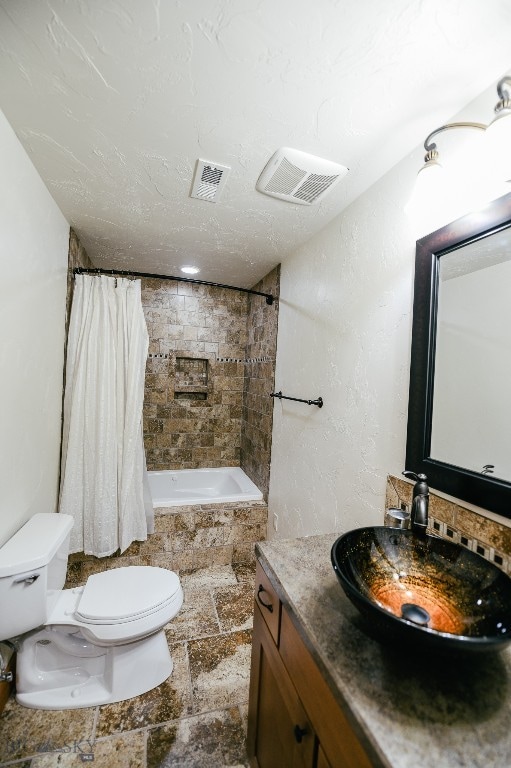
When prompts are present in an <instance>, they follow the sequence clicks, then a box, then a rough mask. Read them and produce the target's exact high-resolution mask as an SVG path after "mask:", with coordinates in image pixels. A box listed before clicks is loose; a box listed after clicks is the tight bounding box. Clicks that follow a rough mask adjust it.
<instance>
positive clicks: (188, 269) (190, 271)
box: [181, 267, 200, 275]
mask: <svg viewBox="0 0 511 768" xmlns="http://www.w3.org/2000/svg"><path fill="white" fill-rule="evenodd" d="M181 272H184V273H185V274H186V275H196V274H197V272H200V269H199V267H181Z"/></svg>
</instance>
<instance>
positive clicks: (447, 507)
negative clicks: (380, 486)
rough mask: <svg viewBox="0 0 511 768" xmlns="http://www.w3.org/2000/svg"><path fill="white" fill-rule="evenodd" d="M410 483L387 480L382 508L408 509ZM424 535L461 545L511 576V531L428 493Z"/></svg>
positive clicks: (509, 528)
mask: <svg viewBox="0 0 511 768" xmlns="http://www.w3.org/2000/svg"><path fill="white" fill-rule="evenodd" d="M412 491H413V483H409V482H407V481H406V480H403V479H401V478H399V477H395V476H394V475H389V476H388V477H387V492H386V499H385V508H386V509H388V508H389V507H398V508H399V507H401V506H402V505H403V504H405V505H406V507H407V509H408V510H409V509H410V505H411V501H412ZM428 532H430V533H433V534H435V535H437V536H441V537H442V538H444V539H449V540H450V541H454V542H456V543H459V544H462V545H463V546H464V547H467V549H471V550H472V551H473V552H477V553H478V554H479V555H481V556H482V557H484V558H485V559H486V560H489V561H490V562H492V563H494V564H495V565H496V566H498V567H499V568H501V569H502V570H503V571H505V572H506V573H508V574H509V575H511V527H508V526H507V525H504V524H502V523H499V522H497V521H496V520H491V519H490V518H488V517H484V516H483V515H481V514H478V513H477V512H474V511H473V510H471V509H467V508H466V507H464V506H462V504H461V503H455V502H452V501H448V500H447V499H444V498H442V497H440V496H437V495H436V494H435V493H434V492H433V491H430V496H429V525H428Z"/></svg>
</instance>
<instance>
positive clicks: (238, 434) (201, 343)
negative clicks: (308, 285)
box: [142, 268, 279, 497]
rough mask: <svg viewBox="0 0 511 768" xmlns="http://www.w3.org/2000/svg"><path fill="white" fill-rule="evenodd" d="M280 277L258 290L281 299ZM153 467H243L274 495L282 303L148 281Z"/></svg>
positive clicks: (147, 429)
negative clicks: (276, 373) (270, 476)
mask: <svg viewBox="0 0 511 768" xmlns="http://www.w3.org/2000/svg"><path fill="white" fill-rule="evenodd" d="M278 281H279V269H278V268H276V269H275V270H273V271H272V272H271V273H270V274H269V275H268V276H267V277H265V278H264V279H263V280H262V281H261V282H260V283H258V285H257V286H254V287H255V289H256V290H263V291H265V292H271V293H273V294H274V295H278ZM142 304H143V307H144V314H145V317H146V322H147V328H148V331H149V337H150V344H149V359H148V362H147V368H146V382H145V400H144V443H145V448H146V456H147V465H148V469H152V470H158V469H197V468H202V467H225V466H240V464H241V466H242V467H243V469H244V470H245V472H246V473H247V475H248V476H249V477H250V478H251V479H252V480H253V482H255V484H256V485H257V486H258V487H259V488H260V489H261V490H262V491H263V494H264V495H265V497H266V495H267V489H268V473H269V462H270V448H271V428H272V419H271V415H272V401H271V399H270V397H269V394H270V392H271V391H272V387H273V379H274V371H275V354H276V340H277V317H278V301H275V302H274V304H273V305H272V306H269V305H268V304H266V301H265V299H264V297H262V296H250V297H248V295H247V294H244V293H240V292H237V291H231V290H226V289H220V288H213V287H211V286H202V285H192V284H188V283H177V282H175V281H172V280H156V279H143V280H142Z"/></svg>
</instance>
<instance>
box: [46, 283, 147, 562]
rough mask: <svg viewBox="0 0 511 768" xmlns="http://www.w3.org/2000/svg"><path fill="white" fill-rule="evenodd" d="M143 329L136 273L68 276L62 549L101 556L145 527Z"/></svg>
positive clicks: (136, 537)
mask: <svg viewBox="0 0 511 768" xmlns="http://www.w3.org/2000/svg"><path fill="white" fill-rule="evenodd" d="M148 343H149V341H148V334H147V327H146V324H145V319H144V315H143V311H142V302H141V293H140V280H127V279H124V278H123V279H121V278H114V277H106V276H103V275H101V276H90V275H76V278H75V289H74V296H73V305H72V308H71V319H70V327H69V339H68V350H67V363H66V390H65V396H64V430H63V441H62V479H61V488H60V511H61V512H64V513H66V514H69V515H72V516H73V517H74V520H75V523H74V526H73V529H72V531H71V544H70V552H85V553H86V554H91V555H96V556H97V557H103V556H106V555H111V554H112V553H113V552H115V551H116V550H117V549H120V550H121V552H123V551H124V550H125V549H127V547H128V546H129V545H130V544H131V542H132V541H135V540H137V541H142V540H144V539H146V538H147V533H148V532H149V533H151V532H152V526H153V517H152V504H151V501H150V495H149V496H148V494H147V484H146V483H147V481H146V477H145V476H146V468H145V453H144V445H143V435H142V406H143V399H144V375H145V362H146V359H147V350H148Z"/></svg>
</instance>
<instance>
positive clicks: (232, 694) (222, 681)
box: [0, 502, 268, 768]
mask: <svg viewBox="0 0 511 768" xmlns="http://www.w3.org/2000/svg"><path fill="white" fill-rule="evenodd" d="M168 512H171V514H167V513H168ZM267 517H268V510H267V506H266V504H265V503H264V502H251V503H250V502H245V503H242V504H240V503H231V504H213V505H197V506H189V507H174V508H173V509H172V510H169V509H162V510H159V509H156V510H155V533H154V534H152V535H151V536H149V538H148V540H147V541H145V542H135V543H133V544H132V545H131V546H130V548H129V549H128V550H127V551H126V552H125V553H123V555H113V556H112V557H108V558H101V559H98V558H95V557H93V556H87V555H84V554H83V553H82V554H80V553H77V554H74V555H71V556H70V558H69V567H68V577H67V581H66V587H73V586H78V585H81V584H84V583H85V582H86V580H87V578H88V577H89V576H90V575H91V574H93V573H97V572H98V571H102V570H106V569H108V568H120V567H123V566H127V565H156V566H161V567H164V568H170V569H172V570H174V571H176V572H177V573H179V576H180V579H181V583H182V585H183V590H184V597H185V599H184V603H183V607H182V608H181V611H180V612H179V614H178V615H177V616H176V617H175V618H174V619H173V620H172V622H171V623H170V624H169V625H168V626H167V627H166V633H167V637H168V641H169V644H170V649H171V653H172V656H173V659H174V671H173V673H172V675H171V677H170V678H169V679H168V680H167V681H165V683H163V684H162V685H161V686H159V687H158V688H156V689H154V690H153V691H150V692H149V693H147V694H144V695H143V696H139V697H137V698H135V699H131V700H129V701H126V702H120V703H118V704H111V705H108V706H104V707H95V708H89V709H80V710H71V711H70V710H67V711H60V712H58V711H57V712H45V711H42V710H30V709H26V708H24V707H20V706H19V705H18V704H16V702H15V700H14V699H12V698H11V699H10V700H9V702H8V703H7V706H6V709H5V710H4V713H3V715H2V717H1V718H0V766H4V765H11V764H14V765H17V766H20V768H29V767H30V768H50V767H51V768H53V766H57V765H59V766H66V767H67V766H78V765H82V764H83V762H82V758H81V753H82V752H86V753H87V752H88V753H91V754H93V755H94V765H95V766H97V767H98V768H120V766H122V767H123V768H124V767H128V766H129V768H146V766H147V768H174V766H178V765H182V766H186V768H202V767H203V766H206V765H207V766H209V765H211V766H215V768H228V767H231V766H232V767H233V768H234V766H236V768H240V767H241V766H248V763H247V762H246V756H245V730H246V724H245V720H246V702H247V700H248V681H249V672H250V649H251V627H252V617H253V592H254V567H255V565H254V563H255V559H254V546H255V542H256V541H260V540H262V539H264V538H265V537H266V524H267ZM43 753H45V754H43Z"/></svg>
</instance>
